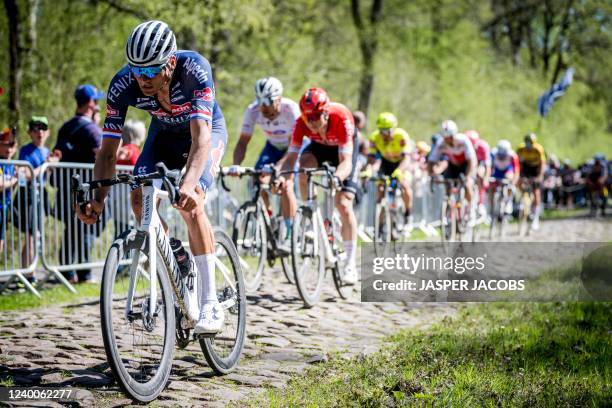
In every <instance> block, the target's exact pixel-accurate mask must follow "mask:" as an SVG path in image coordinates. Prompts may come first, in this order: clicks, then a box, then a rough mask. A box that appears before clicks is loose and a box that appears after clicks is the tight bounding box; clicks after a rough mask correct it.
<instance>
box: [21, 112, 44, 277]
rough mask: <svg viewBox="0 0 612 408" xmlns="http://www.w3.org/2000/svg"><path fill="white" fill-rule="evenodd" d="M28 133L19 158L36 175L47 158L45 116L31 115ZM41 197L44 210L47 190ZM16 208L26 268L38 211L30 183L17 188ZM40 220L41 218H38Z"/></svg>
mask: <svg viewBox="0 0 612 408" xmlns="http://www.w3.org/2000/svg"><path fill="white" fill-rule="evenodd" d="M28 134H29V135H30V138H31V139H32V142H31V143H28V144H27V145H25V146H23V147H22V148H21V149H20V150H19V160H25V161H28V162H29V163H30V164H31V165H32V167H33V168H34V175H35V176H37V175H38V174H39V172H40V170H41V166H42V165H43V163H45V161H47V159H48V158H49V149H48V148H47V147H45V142H46V141H47V139H48V138H49V121H48V120H47V118H46V117H45V116H32V118H31V119H30V122H29V123H28ZM37 190H38V188H37ZM42 199H43V202H44V203H45V205H44V208H45V210H46V209H47V208H48V207H49V206H48V205H47V203H48V195H47V190H43V193H42ZM15 201H16V202H17V209H18V210H19V219H18V222H17V226H18V228H19V230H20V231H21V232H23V233H25V234H26V240H25V242H24V244H23V248H22V249H21V266H22V267H23V268H27V267H28V266H29V265H30V264H31V262H32V260H33V258H34V250H33V248H34V238H35V235H34V231H33V228H34V226H33V224H34V219H33V217H34V214H37V213H38V208H39V202H37V201H35V200H34V197H33V193H32V185H31V184H30V183H28V185H27V186H22V187H20V188H19V191H18V193H17V195H16V196H15ZM39 221H41V220H39ZM28 279H29V280H30V281H31V282H35V281H36V278H35V277H34V273H32V274H31V276H29V277H28Z"/></svg>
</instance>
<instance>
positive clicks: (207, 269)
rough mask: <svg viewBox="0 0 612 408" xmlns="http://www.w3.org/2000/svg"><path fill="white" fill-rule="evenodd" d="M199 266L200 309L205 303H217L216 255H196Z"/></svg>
mask: <svg viewBox="0 0 612 408" xmlns="http://www.w3.org/2000/svg"><path fill="white" fill-rule="evenodd" d="M194 258H195V263H196V266H197V267H198V279H199V284H200V295H201V297H200V309H202V308H203V307H204V305H205V304H209V303H217V302H218V300H217V288H216V286H215V255H214V254H204V255H198V256H194Z"/></svg>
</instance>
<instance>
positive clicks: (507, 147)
mask: <svg viewBox="0 0 612 408" xmlns="http://www.w3.org/2000/svg"><path fill="white" fill-rule="evenodd" d="M511 151H512V144H510V142H509V141H508V140H506V139H502V140H500V141H499V142H497V153H498V154H500V155H501V156H506V155H508V154H510V152H511Z"/></svg>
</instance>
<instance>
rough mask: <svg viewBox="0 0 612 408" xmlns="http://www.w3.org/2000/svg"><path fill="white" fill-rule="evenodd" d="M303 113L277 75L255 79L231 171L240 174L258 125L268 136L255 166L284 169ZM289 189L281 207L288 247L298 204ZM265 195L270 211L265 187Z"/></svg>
mask: <svg viewBox="0 0 612 408" xmlns="http://www.w3.org/2000/svg"><path fill="white" fill-rule="evenodd" d="M299 117H300V107H299V105H298V104H297V103H295V102H294V101H292V100H291V99H288V98H283V85H282V84H281V82H280V81H279V80H278V79H276V78H274V77H266V78H261V79H258V80H257V82H256V83H255V101H254V102H253V103H251V104H250V105H249V106H248V107H247V109H246V111H245V112H244V119H243V121H242V129H241V130H240V139H239V140H238V143H237V144H236V147H235V149H234V163H233V166H231V167H230V168H229V174H230V175H237V174H238V168H239V166H240V164H241V163H242V161H243V160H244V156H245V153H246V149H247V146H248V144H249V142H250V141H251V137H252V136H253V131H254V130H255V125H259V126H260V127H261V130H262V131H263V133H264V135H265V136H266V139H267V140H266V144H265V146H264V148H263V149H262V151H261V153H260V154H259V158H258V159H257V163H256V164H255V168H256V169H261V168H263V167H264V166H267V165H274V166H275V167H276V168H278V169H280V168H281V167H282V165H283V162H284V161H285V157H286V153H287V149H288V147H289V142H290V141H291V135H292V134H293V128H294V127H295V122H296V120H297V119H298V118H299ZM269 179H270V176H265V177H262V183H268V182H269ZM286 191H287V194H282V196H281V211H282V214H283V218H284V219H285V225H286V226H287V228H286V231H287V235H286V236H285V237H283V239H284V241H285V242H284V243H283V244H282V246H283V247H286V248H288V247H289V245H290V244H289V242H288V240H289V239H290V237H291V228H292V221H293V216H294V215H295V211H296V207H297V205H296V202H295V194H294V193H293V188H287V189H286ZM262 197H263V199H264V202H265V203H266V206H267V207H268V212H271V208H270V200H269V197H268V194H267V192H266V191H262ZM286 248H285V249H286Z"/></svg>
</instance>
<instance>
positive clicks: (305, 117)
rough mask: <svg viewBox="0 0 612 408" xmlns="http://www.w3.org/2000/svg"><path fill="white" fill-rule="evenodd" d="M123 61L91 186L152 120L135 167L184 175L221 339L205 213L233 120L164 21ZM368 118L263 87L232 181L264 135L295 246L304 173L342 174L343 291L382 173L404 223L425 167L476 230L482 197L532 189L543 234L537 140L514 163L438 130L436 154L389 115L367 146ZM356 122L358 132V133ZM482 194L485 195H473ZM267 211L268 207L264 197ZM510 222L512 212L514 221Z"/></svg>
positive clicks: (146, 28)
mask: <svg viewBox="0 0 612 408" xmlns="http://www.w3.org/2000/svg"><path fill="white" fill-rule="evenodd" d="M125 53H126V57H127V61H128V64H127V65H125V66H124V67H122V68H121V69H120V70H119V71H118V72H117V74H116V75H115V77H114V78H113V79H112V81H111V83H110V86H109V89H108V96H107V108H106V118H105V122H104V130H103V132H104V133H103V137H104V138H103V142H102V146H101V149H100V151H99V153H98V155H97V158H96V164H95V168H94V178H96V179H100V178H110V177H112V176H113V175H114V174H115V165H116V157H117V150H118V149H119V147H120V140H121V139H120V137H121V131H122V127H123V123H124V121H125V117H126V113H127V109H128V107H129V106H133V107H136V108H139V109H143V110H146V111H148V112H149V113H150V114H151V116H152V119H151V124H150V126H149V129H148V136H147V139H146V141H145V144H144V147H143V149H142V154H141V156H140V157H139V159H138V161H137V163H136V165H135V173H136V174H146V173H149V172H151V171H153V170H154V166H155V163H158V162H164V163H165V164H166V166H167V167H168V168H170V169H180V168H182V167H186V171H185V174H184V176H183V179H182V183H181V187H180V191H179V193H180V199H179V201H178V203H177V204H176V205H175V206H176V208H177V209H178V210H179V212H180V213H181V215H182V218H183V219H184V221H185V223H186V224H187V228H188V232H189V244H190V249H191V251H192V253H193V255H194V259H195V264H196V266H197V271H198V279H196V284H195V285H194V287H193V291H194V292H195V293H196V294H197V293H199V291H201V293H202V295H201V296H195V297H194V298H195V299H197V300H195V301H193V300H192V302H196V304H195V305H193V307H194V308H195V309H196V310H197V309H199V311H200V313H199V320H198V323H197V325H196V327H195V333H215V332H218V331H219V330H220V328H221V326H222V324H223V320H224V312H223V309H222V308H220V307H219V304H218V301H217V298H216V296H215V292H214V288H215V262H214V236H213V233H212V228H211V223H210V222H209V220H208V217H207V215H206V212H205V207H204V198H205V195H206V192H207V190H208V189H209V188H210V187H211V186H212V185H213V181H214V179H215V177H216V175H217V172H218V171H219V167H220V163H221V159H222V157H223V155H224V153H225V150H226V147H227V140H228V135H227V129H226V124H225V119H224V117H223V113H222V111H221V108H220V107H219V104H218V102H217V100H216V95H215V85H214V81H213V73H212V70H211V67H210V64H209V62H208V61H207V60H206V59H205V58H204V57H203V56H201V55H200V54H198V53H197V52H194V51H184V50H178V49H177V46H176V39H175V36H174V33H173V32H172V31H171V29H170V28H169V27H168V25H167V24H165V23H164V22H161V21H147V22H144V23H142V24H139V25H138V26H137V27H136V28H135V29H134V30H133V31H132V33H131V34H130V36H129V38H128V41H127V44H126V47H125ZM364 119H365V117H364V115H363V113H361V112H355V113H353V112H351V111H350V110H349V109H348V108H347V107H346V106H345V105H343V104H341V103H339V102H335V101H332V100H331V99H330V97H329V95H328V93H327V92H326V91H325V90H324V89H322V88H318V87H313V88H310V89H307V90H306V91H305V92H304V93H303V94H302V96H301V98H300V100H299V101H298V102H295V101H292V100H291V99H289V98H286V97H284V96H283V86H282V84H281V82H280V81H279V80H278V79H276V78H274V77H265V78H261V79H259V80H257V82H256V84H255V100H254V101H253V103H251V104H250V105H249V106H248V107H247V108H246V110H245V112H244V119H243V123H242V127H241V131H240V137H239V139H238V142H237V144H236V147H235V149H234V151H233V164H232V166H231V167H230V168H229V171H228V173H229V174H230V175H238V174H239V168H240V165H241V164H242V163H243V161H244V159H245V156H246V152H247V149H248V145H249V142H250V140H251V139H252V137H253V133H254V130H255V127H256V126H259V127H260V128H261V130H262V131H263V133H264V135H265V137H266V143H265V146H264V148H263V150H262V151H261V152H260V154H259V157H258V159H257V162H256V165H255V167H256V168H257V169H264V168H265V169H269V171H270V175H265V176H262V177H264V178H265V177H272V175H274V188H273V191H274V192H275V193H277V194H280V196H281V213H282V218H283V222H284V224H285V226H286V228H285V229H284V231H285V234H286V235H285V236H284V237H282V240H281V241H284V245H285V246H287V245H289V244H288V242H289V241H290V237H291V232H292V227H293V225H292V224H293V217H294V215H295V213H296V208H297V197H296V194H295V192H294V191H295V190H294V183H295V180H294V177H295V174H294V172H293V171H292V170H294V169H295V168H296V167H299V168H316V167H319V166H321V165H322V164H323V163H324V162H327V163H329V164H331V165H332V166H333V167H334V168H335V172H334V177H333V180H332V184H333V188H335V189H336V190H337V194H336V195H335V206H336V208H337V210H338V213H339V215H340V218H341V225H342V227H341V235H342V240H343V241H344V242H343V244H344V248H345V251H346V265H345V268H344V274H343V277H342V279H343V280H344V281H345V283H346V284H355V283H356V282H357V281H358V278H359V274H358V271H357V266H356V253H357V219H356V217H355V212H354V210H353V203H354V201H355V199H356V198H359V195H360V194H361V188H362V187H361V185H362V184H361V179H363V178H368V177H370V176H372V175H373V174H375V173H377V172H379V173H381V174H384V175H386V176H389V177H390V178H393V179H395V180H396V181H397V186H398V188H399V189H400V190H401V197H402V199H403V201H404V208H405V214H404V215H405V217H406V219H407V220H408V219H409V218H410V216H411V209H412V197H413V194H412V189H411V184H412V177H413V174H414V172H415V169H416V168H417V167H419V166H420V167H425V169H426V171H427V172H429V174H430V175H432V176H435V175H439V176H441V177H444V178H461V179H462V180H463V183H464V185H465V191H466V199H467V201H468V202H469V203H470V208H471V211H472V218H473V219H476V217H477V216H478V213H479V212H482V211H483V208H484V206H485V204H486V200H487V194H486V191H487V190H488V189H490V188H491V186H493V185H494V184H495V183H496V182H498V181H501V180H503V179H509V180H511V183H512V185H513V186H516V187H517V188H519V189H520V188H522V185H521V183H520V182H519V181H520V180H521V179H522V178H525V179H529V180H530V182H531V183H533V184H534V185H536V188H535V189H534V191H535V201H534V206H533V218H534V220H533V222H534V227H535V228H537V224H538V219H539V215H540V202H541V194H540V189H539V188H537V185H538V183H540V182H541V181H542V178H543V176H544V169H545V163H546V159H545V153H544V149H543V148H542V146H541V145H540V144H539V143H538V142H537V140H536V136H535V134H533V133H530V134H528V135H527V136H526V137H525V139H524V143H522V144H521V145H520V146H519V147H518V148H517V149H516V151H514V150H513V149H512V145H511V143H510V142H509V141H507V140H500V141H499V142H498V143H497V145H496V146H495V147H494V148H493V149H490V148H489V145H488V144H487V142H486V141H485V140H484V139H482V138H481V137H480V136H479V133H478V132H477V131H475V130H467V131H464V132H459V129H458V126H457V124H456V123H455V122H453V121H452V120H445V121H444V122H442V125H441V129H440V132H439V134H438V135H435V136H434V137H432V145H431V147H430V146H429V145H428V144H427V143H425V142H424V141H418V142H416V143H415V142H413V141H412V140H411V138H410V136H409V134H408V132H406V131H405V130H404V129H402V128H401V127H399V123H398V120H397V118H396V116H395V115H394V114H393V113H390V112H383V113H381V114H379V115H378V117H377V119H376V130H375V131H374V132H373V133H372V134H371V135H370V136H369V137H364V136H363V135H361V132H360V131H359V128H363V125H364ZM356 122H357V124H358V126H357V127H356ZM298 183H299V191H300V193H301V196H302V197H305V196H306V194H307V188H308V185H307V181H306V177H299V180H298ZM476 185H478V186H479V187H480V189H476V188H474V186H476ZM141 194H142V193H141V192H140V191H139V190H135V191H133V192H132V195H131V203H132V207H133V210H134V212H135V215H136V217H137V219H138V218H139V217H140V215H141V211H142V209H141V204H142V196H141ZM107 195H108V189H104V188H102V189H99V190H96V192H95V194H94V196H93V197H92V198H91V200H90V201H89V203H88V204H87V205H86V206H85V207H84V208H83V210H81V209H80V208H77V209H76V211H77V215H78V217H79V218H80V219H81V220H82V221H84V222H86V223H89V224H92V223H95V222H96V221H97V220H98V218H99V217H100V214H101V213H102V211H103V209H104V202H105V200H106V197H107ZM264 198H265V200H266V205H268V206H269V205H270V199H269V197H264ZM507 210H508V211H512V209H511V208H509V209H507Z"/></svg>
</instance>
